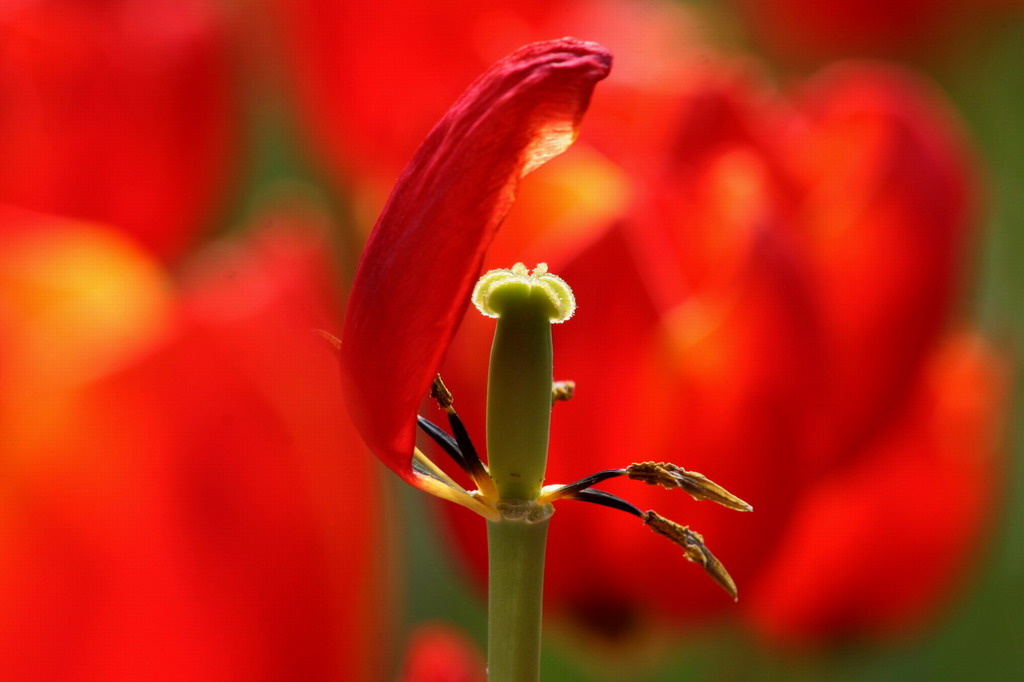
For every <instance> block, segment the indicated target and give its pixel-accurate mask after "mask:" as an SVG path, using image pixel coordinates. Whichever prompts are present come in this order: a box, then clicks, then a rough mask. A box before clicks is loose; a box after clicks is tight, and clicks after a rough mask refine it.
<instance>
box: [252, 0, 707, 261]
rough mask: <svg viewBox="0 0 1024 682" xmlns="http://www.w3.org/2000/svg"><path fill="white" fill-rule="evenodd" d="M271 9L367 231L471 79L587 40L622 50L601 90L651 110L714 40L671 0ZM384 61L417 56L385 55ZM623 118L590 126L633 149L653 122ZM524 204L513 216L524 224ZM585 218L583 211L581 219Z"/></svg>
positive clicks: (295, 84)
mask: <svg viewBox="0 0 1024 682" xmlns="http://www.w3.org/2000/svg"><path fill="white" fill-rule="evenodd" d="M268 4H269V5H270V7H271V9H272V10H273V13H272V16H273V22H274V25H275V26H276V27H278V28H279V29H280V33H281V36H282V41H283V43H284V47H285V48H286V49H285V52H284V57H285V59H284V63H285V65H286V66H287V67H288V76H289V85H290V86H291V88H292V89H293V91H294V97H293V100H294V102H295V107H296V114H297V116H298V117H299V120H300V121H301V122H302V130H303V132H304V133H305V134H306V135H307V136H308V138H309V139H308V147H309V153H310V154H311V155H312V156H314V157H316V158H318V159H319V160H320V162H321V163H322V164H323V165H324V166H325V167H326V168H327V169H328V170H329V171H330V172H331V176H332V179H333V180H334V181H335V184H336V186H337V187H338V188H339V189H343V190H349V191H350V193H353V194H356V199H357V201H359V202H361V203H364V204H368V206H366V207H365V210H366V211H367V213H368V215H369V219H368V220H367V223H368V224H369V223H372V219H373V218H374V217H375V216H376V215H377V213H378V212H379V210H380V204H381V203H383V199H384V198H385V197H386V196H387V190H388V189H389V188H390V187H391V185H392V184H393V183H394V178H395V177H396V176H397V175H398V174H399V173H400V172H401V170H402V168H403V167H404V166H405V163H406V162H407V161H408V159H409V158H410V157H411V156H412V154H413V152H414V151H415V150H416V148H417V146H418V145H419V143H420V141H421V140H422V138H423V135H424V133H425V132H426V131H428V130H429V129H430V127H431V125H433V123H434V122H435V121H436V120H437V119H438V118H439V117H440V116H441V115H442V114H443V113H444V111H445V109H446V107H447V106H448V105H449V104H450V103H451V102H452V101H453V100H454V99H455V98H456V97H457V96H458V95H459V93H460V92H461V91H462V89H463V88H464V87H465V84H466V83H468V82H470V80H472V79H473V78H474V77H475V76H476V75H477V74H479V73H481V72H483V70H485V69H486V68H487V67H489V66H490V65H491V64H492V63H494V62H495V61H496V60H497V59H499V58H501V57H502V56H504V55H505V54H507V53H508V52H510V51H511V50H513V49H515V48H516V47H518V46H519V45H523V44H525V43H529V42H533V41H539V40H547V39H550V38H552V37H555V36H562V35H576V34H584V33H585V34H586V35H587V36H588V37H589V39H591V40H594V41H597V42H599V43H601V44H602V45H604V46H606V47H607V48H608V49H609V50H610V51H611V52H613V53H614V54H615V61H616V78H615V79H614V81H615V82H606V83H604V84H603V85H602V91H603V92H604V93H605V94H606V95H607V94H608V93H609V92H612V91H616V92H619V91H621V92H622V93H623V95H622V97H621V99H622V101H630V102H632V103H633V104H637V103H640V104H642V103H644V102H646V101H648V100H658V99H659V96H660V94H659V88H658V87H651V86H660V85H669V84H672V83H676V82H678V81H679V80H680V79H683V78H685V69H686V67H687V65H688V63H689V61H690V60H691V59H693V58H694V57H695V56H697V54H699V53H701V52H703V47H702V46H703V45H704V44H706V40H704V39H703V37H702V33H703V29H702V28H701V27H700V26H699V25H698V24H697V23H696V22H695V21H694V20H693V18H692V16H691V14H690V12H688V11H687V9H686V8H685V7H682V6H681V5H680V4H679V3H676V2H665V1H663V0H643V1H637V0H631V1H630V2H621V1H620V0H588V1H587V2H583V3H580V2H570V1H566V0H545V1H543V2H538V1H537V0H515V1H512V2H509V1H503V2H500V3H497V2H491V1H489V0H485V1H482V2H469V1H467V0H441V1H435V2H431V3H429V4H424V3H422V2H418V1H417V0H378V1H376V2H373V3H351V2H346V3H339V2H331V1H330V0H327V1H325V0H269V2H268ZM382 54H390V55H397V54H415V55H417V57H416V59H403V60H395V59H381V57H380V55H382ZM640 84H643V85H644V86H646V87H644V88H642V89H641V88H638V87H637V86H638V85H640ZM626 92H628V95H626V94H625V93H626ZM656 109H657V108H656V107H653V106H652V107H651V110H656ZM595 113H596V112H595ZM615 114H616V112H615V111H614V110H609V111H607V112H603V113H598V115H599V116H600V117H601V119H602V120H600V121H595V120H594V119H593V116H592V115H591V116H588V130H590V131H591V132H593V131H595V130H598V129H608V131H609V133H610V134H609V135H608V136H607V141H608V142H612V143H616V144H619V145H622V146H627V147H628V146H635V145H631V142H632V140H633V138H634V137H637V136H643V135H645V134H646V133H647V132H648V131H649V130H651V126H652V121H651V120H650V117H649V116H647V117H645V118H644V119H643V120H636V119H633V120H623V119H621V118H619V117H617V116H616V115H615ZM595 126H597V127H595ZM591 139H592V140H593V139H595V138H594V137H593V136H591ZM533 184H534V185H535V184H536V180H535V182H534V183H533ZM352 187H355V188H357V190H358V191H357V192H351V188H352ZM368 196H369V197H370V198H369V199H368V198H367V197H368ZM360 208H363V207H362V206H360ZM521 208H522V207H521ZM521 208H520V209H517V210H516V211H515V212H514V216H520V217H525V216H523V213H524V212H523V211H522V210H521ZM578 212H579V207H577V209H576V212H574V214H573V215H574V217H575V216H578V215H579V213H578ZM517 222H526V221H517ZM510 264H511V261H510V262H507V263H503V264H502V265H503V266H504V267H507V266H508V265H510Z"/></svg>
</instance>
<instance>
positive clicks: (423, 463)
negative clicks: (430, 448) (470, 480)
mask: <svg viewBox="0 0 1024 682" xmlns="http://www.w3.org/2000/svg"><path fill="white" fill-rule="evenodd" d="M412 468H413V471H415V472H416V473H418V474H420V475H421V476H429V477H430V478H433V479H435V480H438V481H440V482H441V483H444V484H445V485H447V486H448V487H450V488H455V489H456V490H458V491H461V492H464V493H466V494H467V495H468V494H469V492H468V491H467V490H466V489H465V488H463V487H462V486H461V485H459V484H458V483H456V482H455V481H453V480H452V478H451V476H449V475H448V474H446V473H445V472H444V471H442V470H441V469H440V468H439V467H438V466H437V465H436V464H434V463H433V462H432V461H431V460H430V458H429V457H427V456H426V455H425V454H423V451H422V450H420V449H419V448H413V451H412Z"/></svg>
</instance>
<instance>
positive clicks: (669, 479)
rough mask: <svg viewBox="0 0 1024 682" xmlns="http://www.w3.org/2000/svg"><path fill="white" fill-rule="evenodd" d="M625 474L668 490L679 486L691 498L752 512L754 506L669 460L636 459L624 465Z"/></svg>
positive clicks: (704, 477) (702, 475)
mask: <svg viewBox="0 0 1024 682" xmlns="http://www.w3.org/2000/svg"><path fill="white" fill-rule="evenodd" d="M626 475H627V476H629V478H631V479H633V480H636V481H643V482H644V483H646V484H648V485H660V486H661V487H663V488H666V489H668V490H673V489H676V488H679V489H681V490H684V491H685V492H687V493H688V494H689V495H690V497H692V498H693V499H695V500H711V501H712V502H717V503H718V504H720V505H722V506H723V507H728V508H729V509H735V510H736V511H754V508H753V507H752V506H750V505H749V504H747V503H746V502H744V501H743V500H741V499H740V498H738V497H736V496H735V495H733V494H732V493H730V492H729V491H728V490H726V489H725V488H723V487H722V486H720V485H718V484H717V483H715V482H714V481H711V480H710V479H708V478H707V477H706V476H704V474H700V473H697V472H696V471H687V470H686V469H684V468H682V467H681V466H677V465H675V464H672V463H671V462H639V463H636V464H630V465H629V466H628V467H627V468H626Z"/></svg>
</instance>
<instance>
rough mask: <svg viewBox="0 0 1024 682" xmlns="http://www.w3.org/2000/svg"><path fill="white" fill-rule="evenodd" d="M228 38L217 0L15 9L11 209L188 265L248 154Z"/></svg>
mask: <svg viewBox="0 0 1024 682" xmlns="http://www.w3.org/2000/svg"><path fill="white" fill-rule="evenodd" d="M226 29H227V27H226V25H225V18H224V16H223V15H222V10H221V9H219V8H218V6H217V3H213V2H207V1H206V0H184V1H182V2H175V3H173V4H168V5H154V4H153V3H148V2H140V1H138V0H104V1H103V2H83V1H80V0H28V1H27V2H8V3H4V5H3V7H2V8H0V101H2V102H3V105H2V107H0V149H3V150H4V151H3V154H2V155H0V201H4V202H6V203H9V204H14V205H20V206H25V207H27V208H31V209H34V210H39V211H48V212H54V213H60V214H64V215H70V216H74V217H76V218H81V219H86V220H94V221H98V222H103V223H107V224H110V225H116V226H117V227H118V229H122V230H123V231H124V232H125V233H127V234H129V235H130V236H131V237H132V238H134V239H135V240H136V241H137V242H138V243H139V244H141V245H142V246H144V247H146V248H147V249H149V250H150V251H152V252H154V253H155V254H157V255H159V256H160V257H161V258H164V259H168V258H173V257H175V256H177V255H178V254H180V252H181V251H182V250H183V249H184V247H186V246H187V245H189V244H190V243H192V242H193V241H194V239H195V237H196V235H197V234H198V233H199V231H200V230H201V229H202V228H204V227H205V226H206V225H207V223H208V222H209V221H211V220H212V218H213V213H214V212H215V210H217V209H219V208H221V207H222V206H223V202H224V199H225V192H226V190H227V189H228V188H229V187H230V177H229V174H230V171H231V170H232V169H233V168H234V167H235V166H236V162H237V155H238V153H239V151H240V149H239V147H240V145H239V144H238V142H239V140H238V137H239V131H240V126H239V124H238V114H239V111H238V102H237V101H236V100H237V89H238V84H237V83H236V82H235V80H234V78H233V77H234V76H235V75H236V74H234V73H233V67H232V64H231V59H230V56H229V54H228V38H227V30H226Z"/></svg>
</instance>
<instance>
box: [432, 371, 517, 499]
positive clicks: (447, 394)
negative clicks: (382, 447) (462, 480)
mask: <svg viewBox="0 0 1024 682" xmlns="http://www.w3.org/2000/svg"><path fill="white" fill-rule="evenodd" d="M430 397H431V398H433V399H434V400H436V401H437V404H438V406H439V407H440V408H441V409H443V410H444V412H445V414H446V415H447V416H448V425H449V426H451V429H452V434H453V435H454V440H455V445H456V447H457V449H458V451H459V454H460V456H459V459H458V460H456V461H457V463H458V465H459V466H460V467H461V468H462V470H463V471H465V472H466V474H467V475H468V476H469V477H470V478H471V479H473V482H474V483H476V486H477V488H479V489H480V493H481V495H482V496H483V497H485V498H492V497H493V498H494V499H497V498H498V491H497V488H495V487H494V481H493V480H492V479H491V474H490V472H489V471H488V469H487V465H486V464H484V462H483V460H482V459H480V455H479V454H478V453H477V451H476V446H474V445H473V440H472V439H471V438H470V437H469V431H467V430H466V426H465V424H463V423H462V418H461V417H459V413H458V412H456V411H455V407H454V406H453V403H454V402H455V398H454V396H452V392H451V391H449V390H448V387H447V386H445V385H444V381H443V380H442V379H441V375H440V374H438V375H436V376H435V377H434V383H433V384H431V386H430ZM421 419H422V417H421ZM428 423H429V422H428ZM438 430H439V431H441V433H444V435H445V436H448V434H447V433H445V432H444V430H442V429H438ZM448 437H449V438H451V436H448ZM438 444H439V445H440V443H438ZM441 447H444V445H442V446H441Z"/></svg>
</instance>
